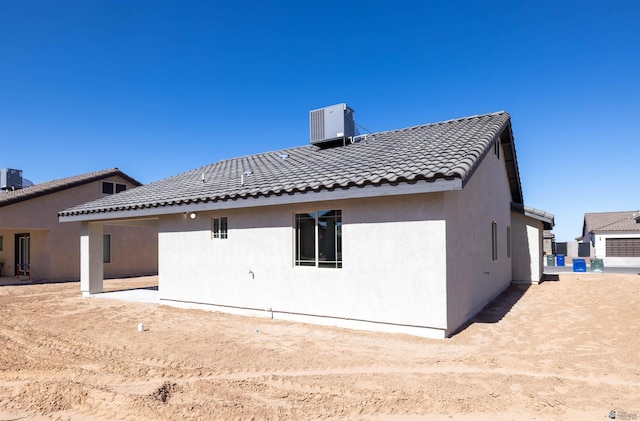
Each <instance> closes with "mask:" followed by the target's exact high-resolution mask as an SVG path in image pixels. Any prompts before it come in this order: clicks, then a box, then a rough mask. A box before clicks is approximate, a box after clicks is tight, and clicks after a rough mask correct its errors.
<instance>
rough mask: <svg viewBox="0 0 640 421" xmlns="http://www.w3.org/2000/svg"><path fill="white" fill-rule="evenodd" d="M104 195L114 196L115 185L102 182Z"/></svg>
mask: <svg viewBox="0 0 640 421" xmlns="http://www.w3.org/2000/svg"><path fill="white" fill-rule="evenodd" d="M102 193H104V194H113V183H110V182H108V181H103V182H102Z"/></svg>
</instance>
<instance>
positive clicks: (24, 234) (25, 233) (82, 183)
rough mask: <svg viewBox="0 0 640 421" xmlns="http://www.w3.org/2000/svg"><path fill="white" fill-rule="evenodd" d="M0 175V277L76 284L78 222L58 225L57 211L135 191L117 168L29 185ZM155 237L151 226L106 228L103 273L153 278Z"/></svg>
mask: <svg viewBox="0 0 640 421" xmlns="http://www.w3.org/2000/svg"><path fill="white" fill-rule="evenodd" d="M0 174H1V175H2V190H1V191H0V272H1V276H20V277H21V279H27V278H29V279H33V280H68V279H79V278H80V241H79V237H80V223H75V224H62V223H60V222H59V221H58V212H59V211H61V210H64V209H67V208H69V207H72V206H75V205H78V204H80V203H85V202H87V201H90V200H94V199H98V198H102V197H106V196H117V195H119V194H121V193H120V192H122V191H128V190H130V189H132V188H133V187H137V186H140V182H138V181H136V180H135V179H133V178H131V177H129V176H128V175H126V174H125V173H123V172H122V171H120V170H118V169H117V168H114V169H108V170H103V171H96V172H92V173H88V174H82V175H78V176H73V177H68V178H63V179H59V180H54V181H48V182H45V183H39V184H35V185H33V184H32V183H26V182H24V183H23V179H22V171H20V170H13V169H3V170H0ZM157 235H158V234H157V230H156V229H155V228H153V227H152V228H144V227H142V228H141V227H135V228H128V227H116V226H113V227H110V228H109V229H108V230H106V231H105V232H104V237H101V238H100V239H99V240H100V241H101V242H104V248H103V251H104V256H101V257H102V260H101V262H104V274H105V275H106V276H122V275H139V274H143V273H157V267H158V266H157V265H158V263H157V261H158V260H157V259H158V255H157V246H156V242H157ZM142 244H144V247H142Z"/></svg>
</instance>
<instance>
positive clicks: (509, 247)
mask: <svg viewBox="0 0 640 421" xmlns="http://www.w3.org/2000/svg"><path fill="white" fill-rule="evenodd" d="M507 257H511V227H507Z"/></svg>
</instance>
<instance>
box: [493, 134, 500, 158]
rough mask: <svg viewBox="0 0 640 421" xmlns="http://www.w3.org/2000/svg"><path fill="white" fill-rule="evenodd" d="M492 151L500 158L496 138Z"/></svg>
mask: <svg viewBox="0 0 640 421" xmlns="http://www.w3.org/2000/svg"><path fill="white" fill-rule="evenodd" d="M493 153H494V154H496V157H497V158H498V159H500V139H498V140H496V142H495V143H494V144H493Z"/></svg>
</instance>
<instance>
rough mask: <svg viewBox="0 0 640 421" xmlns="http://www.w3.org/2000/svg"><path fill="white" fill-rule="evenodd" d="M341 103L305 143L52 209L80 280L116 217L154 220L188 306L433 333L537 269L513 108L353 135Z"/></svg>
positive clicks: (537, 246)
mask: <svg viewBox="0 0 640 421" xmlns="http://www.w3.org/2000/svg"><path fill="white" fill-rule="evenodd" d="M328 108H330V107H328ZM316 111H318V110H316ZM342 111H344V116H346V117H345V118H344V121H343V122H342V123H344V124H338V126H340V128H339V129H337V130H334V131H333V132H332V133H324V134H323V131H324V130H328V131H331V130H333V129H332V128H331V127H330V126H331V125H330V124H328V123H327V121H324V122H323V119H324V118H329V119H333V117H331V114H330V113H327V115H323V116H320V117H318V116H317V115H316V114H315V112H312V113H311V115H310V117H311V130H312V133H311V143H310V144H307V145H305V146H300V147H295V148H291V149H285V150H278V151H273V152H267V153H261V154H257V155H252V156H245V157H240V158H236V159H228V160H223V161H220V162H217V163H215V164H211V165H207V166H204V167H202V168H198V169H194V170H192V171H189V172H186V173H183V174H179V175H176V176H174V177H170V178H167V179H164V180H160V181H157V182H154V183H151V184H148V185H145V186H141V187H139V188H137V189H135V190H132V191H127V192H123V193H121V194H119V195H114V196H111V197H106V198H103V199H100V200H97V201H94V202H90V203H85V204H82V205H79V206H75V207H73V208H70V209H67V210H64V211H62V212H60V214H59V215H60V221H69V222H81V223H82V244H83V248H82V255H83V256H84V257H83V274H86V276H85V277H83V278H82V280H81V289H82V293H83V295H85V296H90V295H93V294H98V293H100V292H101V291H102V273H101V270H102V269H101V267H102V260H101V256H102V250H101V246H102V242H101V241H100V238H101V236H102V233H103V229H106V228H105V227H108V226H109V225H110V224H113V223H118V222H119V221H127V222H128V223H131V224H134V223H141V224H150V223H154V224H156V225H157V227H158V265H159V267H158V273H159V299H160V302H161V303H162V304H170V305H176V306H181V307H188V308H204V309H211V310H219V311H223V312H229V313H236V314H243V315H253V316H266V317H270V318H279V319H287V320H294V321H302V322H310V323H319V324H330V325H336V326H342V327H349V328H358V329H365V330H375V331H385V332H399V333H409V334H414V335H419V336H426V337H435V338H444V337H447V336H449V335H451V334H452V333H454V332H455V331H456V330H457V329H459V328H460V327H461V326H462V325H463V324H464V323H465V322H466V321H468V320H469V319H470V318H471V317H472V316H474V315H475V314H476V313H477V312H478V311H479V310H481V309H482V308H483V307H484V306H485V305H486V304H487V303H488V302H489V301H490V300H492V299H493V298H495V297H496V296H497V295H498V294H500V293H501V292H502V291H503V290H504V289H505V288H507V287H508V286H509V284H510V282H511V281H512V280H518V281H521V282H527V283H537V282H538V281H539V280H540V279H541V277H542V233H543V230H544V229H551V227H552V225H553V215H550V214H547V213H546V212H541V211H537V210H535V209H533V208H530V207H528V206H524V204H523V199H522V187H521V184H520V176H519V172H518V165H517V160H516V153H515V146H514V141H513V135H512V129H511V119H510V116H509V114H507V113H506V112H498V113H493V114H486V115H479V116H473V117H467V118H461V119H456V120H450V121H444V122H440V123H435V124H426V125H421V126H416V127H410V128H406V129H400V130H393V131H386V132H380V133H374V134H370V135H364V136H363V135H359V136H357V135H351V133H353V127H346V128H345V127H342V126H348V124H349V122H353V119H352V117H351V115H352V110H351V109H349V108H348V107H346V105H344V107H343V108H337V109H334V108H332V111H331V112H335V113H336V114H337V115H338V118H339V119H341V118H342V115H341V114H340V112H342ZM317 117H318V118H317ZM323 124H324V126H323ZM314 131H315V132H314ZM345 133H348V134H349V135H348V136H347V135H345ZM318 138H320V141H319V140H318ZM325 139H329V140H327V141H326V142H325V141H324V140H325Z"/></svg>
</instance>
